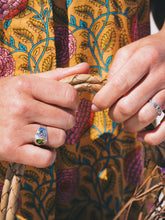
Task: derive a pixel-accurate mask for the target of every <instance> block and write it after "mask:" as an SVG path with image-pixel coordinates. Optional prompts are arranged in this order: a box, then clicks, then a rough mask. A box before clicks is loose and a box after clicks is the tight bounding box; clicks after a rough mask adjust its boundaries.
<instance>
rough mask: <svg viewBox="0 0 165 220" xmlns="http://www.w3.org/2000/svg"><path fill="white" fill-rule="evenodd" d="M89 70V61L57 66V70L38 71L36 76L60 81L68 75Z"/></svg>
mask: <svg viewBox="0 0 165 220" xmlns="http://www.w3.org/2000/svg"><path fill="white" fill-rule="evenodd" d="M88 72H89V65H88V63H80V64H78V65H75V66H73V67H65V68H57V69H55V70H51V71H48V72H44V73H37V74H35V76H38V77H43V78H47V79H54V80H57V81H59V80H61V79H63V78H65V77H67V76H71V75H75V74H85V73H88Z"/></svg>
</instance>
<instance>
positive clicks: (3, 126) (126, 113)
mask: <svg viewBox="0 0 165 220" xmlns="http://www.w3.org/2000/svg"><path fill="white" fill-rule="evenodd" d="M164 37H165V32H164V30H163V29H162V30H161V31H160V32H159V33H158V34H155V35H151V36H148V37H146V38H144V39H141V40H139V41H136V42H134V43H132V44H130V45H127V46H126V47H123V48H121V49H120V50H119V51H118V52H117V54H116V56H115V58H114V61H113V64H112V66H111V69H110V73H109V75H108V83H107V84H106V85H105V86H104V87H103V88H102V89H101V90H100V91H99V92H98V93H97V94H96V95H95V97H94V99H93V101H92V102H93V104H92V109H93V110H94V111H99V110H103V109H105V108H110V111H109V115H110V117H111V118H112V119H113V120H114V121H115V122H117V123H121V122H123V123H124V126H125V128H126V130H128V131H130V132H138V131H140V130H142V129H143V128H144V127H146V126H147V125H148V124H150V123H151V122H152V121H153V120H154V119H155V118H156V117H157V112H156V111H155V109H154V108H153V106H152V105H151V103H149V102H148V100H149V99H152V100H153V101H155V102H156V103H158V104H159V105H160V106H161V108H162V110H165V45H164V44H163V40H164ZM88 71H89V65H88V64H86V63H83V64H80V65H77V66H74V67H70V68H64V69H56V70H53V71H50V72H49V73H42V74H35V75H22V76H17V77H8V78H3V79H1V80H0V88H1V90H0V106H1V108H0V118H1V123H0V133H1V147H0V159H1V160H7V161H13V162H17V163H22V164H28V165H32V166H36V167H46V166H48V165H50V164H52V163H53V162H54V160H55V158H56V154H55V152H54V151H53V149H54V148H57V147H59V146H61V145H62V144H63V143H64V142H65V131H66V130H68V129H70V128H72V127H73V126H74V123H75V111H76V110H77V108H78V105H79V98H78V94H77V92H76V91H75V89H74V88H73V87H72V86H70V85H69V84H65V83H62V82H59V80H60V79H62V78H64V77H67V76H69V75H74V74H77V73H80V74H81V73H88ZM40 125H41V126H42V125H46V127H47V131H48V142H47V146H48V147H49V149H44V148H39V147H36V146H35V145H34V143H33V137H34V134H35V133H36V131H37V130H38V128H39V126H40ZM138 139H139V140H141V141H145V142H147V143H149V144H153V145H155V144H159V143H161V142H162V141H164V139H165V119H163V120H162V122H161V124H160V125H159V126H158V128H156V129H155V130H154V131H150V132H140V133H138Z"/></svg>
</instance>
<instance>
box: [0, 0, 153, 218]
mask: <svg viewBox="0 0 165 220" xmlns="http://www.w3.org/2000/svg"><path fill="white" fill-rule="evenodd" d="M0 2H1V4H2V3H3V4H4V5H5V3H6V1H4V0H1V1H0ZM10 2H13V1H12V0H11V1H10ZM14 2H15V4H18V3H19V5H18V7H17V8H14V7H15V6H14V5H15V4H13V8H10V12H9V11H8V12H5V13H6V14H5V13H4V11H3V10H1V20H0V22H1V27H0V44H1V47H2V48H5V50H4V51H3V56H4V54H5V53H6V54H7V55H6V56H7V58H8V59H9V60H12V62H11V61H8V63H11V64H12V63H13V65H11V66H12V68H10V69H12V73H13V72H14V73H15V75H20V74H25V73H26V74H32V73H39V72H45V71H49V70H53V69H54V68H56V67H58V66H60V67H65V66H73V65H75V64H76V63H81V62H88V63H89V65H90V72H89V73H90V74H92V75H100V76H101V77H103V78H105V77H107V74H108V71H109V69H110V66H111V62H112V60H113V57H114V55H115V53H116V51H117V50H118V49H119V48H120V47H123V46H125V45H127V44H128V43H130V42H131V41H133V40H136V39H139V38H140V37H142V36H144V35H146V34H149V29H148V25H149V21H148V17H147V16H148V12H149V11H148V8H149V7H148V6H149V0H102V1H97V0H84V1H77V0H52V1H51V0H36V1H34V0H28V1H26V0H22V1H21V0H18V1H14ZM26 3H27V8H26V9H25V10H24V11H21V9H20V7H22V10H23V8H25V6H26ZM3 4H2V5H3ZM5 7H6V6H3V8H4V10H5ZM19 11H20V13H19ZM3 13H4V14H3ZM17 13H18V14H17ZM16 15H17V16H16ZM2 19H3V20H2ZM6 19H9V20H6ZM53 19H54V20H53ZM20 24H21V25H20ZM146 27H147V28H146ZM145 28H146V29H145ZM132 31H133V34H131V33H132ZM1 57H2V56H1ZM3 59H4V58H3ZM4 60H5V59H4ZM1 64H2V65H3V66H4V63H3V60H2V61H1ZM9 75H10V74H9ZM11 75H12V74H11ZM79 95H80V99H81V102H80V107H79V109H78V111H77V112H76V125H75V127H74V128H73V129H71V130H69V131H67V139H66V144H65V145H64V146H62V147H60V148H59V149H58V150H57V159H56V163H55V164H53V165H52V166H50V167H48V168H44V169H37V168H34V167H28V166H27V167H26V170H25V175H24V178H23V180H22V186H21V198H22V200H21V201H22V202H21V207H20V208H19V210H18V215H19V218H21V217H20V216H23V217H24V218H25V219H29V220H33V219H34V220H36V219H41V220H54V219H79V220H81V219H95V220H96V219H97V220H99V219H113V217H114V216H115V214H116V213H117V212H118V211H119V210H120V209H121V208H122V207H123V205H124V203H125V202H127V200H128V198H130V196H131V195H132V193H134V190H135V187H136V184H137V183H138V182H139V180H140V175H141V170H142V165H143V163H142V144H140V143H139V142H137V141H136V134H130V133H126V132H125V131H123V129H122V125H121V124H119V125H118V124H116V123H114V122H113V121H112V120H111V119H110V118H109V116H108V109H106V110H104V111H101V112H98V113H95V114H94V113H93V112H92V111H91V109H90V108H91V99H92V97H93V95H94V94H89V93H87V92H82V93H79ZM108 95H111V94H108ZM139 145H140V146H139ZM3 164H4V163H3V162H2V163H0V171H1V172H0V173H1V174H2V173H4V172H2V171H3V170H4V167H3V166H4V165H3ZM137 165H138V166H137ZM56 175H57V176H56ZM1 181H2V182H3V181H4V179H3V178H1ZM137 206H138V205H137ZM137 206H136V210H135V211H137V210H138V209H137ZM140 206H141V205H140ZM55 207H56V208H55ZM138 214H139V213H135V212H134V210H133V218H132V219H135V218H136V217H137V216H138ZM121 219H123V218H121Z"/></svg>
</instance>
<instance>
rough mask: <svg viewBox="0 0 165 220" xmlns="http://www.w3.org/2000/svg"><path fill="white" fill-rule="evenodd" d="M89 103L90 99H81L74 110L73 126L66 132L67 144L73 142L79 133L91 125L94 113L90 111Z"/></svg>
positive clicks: (76, 139)
mask: <svg viewBox="0 0 165 220" xmlns="http://www.w3.org/2000/svg"><path fill="white" fill-rule="evenodd" d="M91 105H92V103H91V101H88V100H86V99H81V101H80V105H79V108H78V110H77V111H76V123H75V126H74V127H73V128H72V129H70V130H68V131H67V132H66V135H67V136H66V143H67V144H75V143H76V142H77V141H78V139H79V137H80V136H81V134H82V133H83V132H85V130H87V129H88V128H89V127H90V126H91V125H92V122H93V116H94V113H93V112H92V111H91ZM89 118H90V120H89Z"/></svg>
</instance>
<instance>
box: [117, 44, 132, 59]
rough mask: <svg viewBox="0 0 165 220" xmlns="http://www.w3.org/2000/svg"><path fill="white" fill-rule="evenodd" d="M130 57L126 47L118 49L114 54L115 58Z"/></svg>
mask: <svg viewBox="0 0 165 220" xmlns="http://www.w3.org/2000/svg"><path fill="white" fill-rule="evenodd" d="M129 56H130V52H129V50H128V49H127V46H125V47H122V48H120V49H119V50H118V51H117V53H116V57H125V58H126V57H129Z"/></svg>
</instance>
